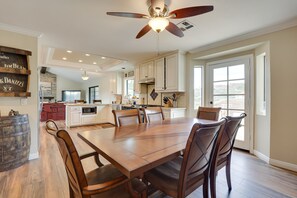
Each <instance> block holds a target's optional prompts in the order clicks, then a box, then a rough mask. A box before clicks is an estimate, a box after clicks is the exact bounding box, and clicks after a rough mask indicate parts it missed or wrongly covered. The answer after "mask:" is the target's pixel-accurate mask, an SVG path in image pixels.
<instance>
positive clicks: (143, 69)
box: [139, 63, 148, 80]
mask: <svg viewBox="0 0 297 198" xmlns="http://www.w3.org/2000/svg"><path fill="white" fill-rule="evenodd" d="M147 65H148V63H144V64H141V65H140V66H139V78H140V80H142V79H145V78H147V77H148V67H147Z"/></svg>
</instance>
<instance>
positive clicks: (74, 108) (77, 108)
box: [70, 107, 81, 111]
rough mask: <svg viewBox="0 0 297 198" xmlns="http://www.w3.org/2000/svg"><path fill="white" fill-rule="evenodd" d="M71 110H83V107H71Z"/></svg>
mask: <svg viewBox="0 0 297 198" xmlns="http://www.w3.org/2000/svg"><path fill="white" fill-rule="evenodd" d="M70 111H81V107H71V109H70Z"/></svg>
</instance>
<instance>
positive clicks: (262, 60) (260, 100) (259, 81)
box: [256, 53, 266, 116]
mask: <svg viewBox="0 0 297 198" xmlns="http://www.w3.org/2000/svg"><path fill="white" fill-rule="evenodd" d="M265 81H266V55H265V53H263V54H260V55H258V56H257V59H256V93H257V95H256V112H257V115H263V116H265V115H266V83H265Z"/></svg>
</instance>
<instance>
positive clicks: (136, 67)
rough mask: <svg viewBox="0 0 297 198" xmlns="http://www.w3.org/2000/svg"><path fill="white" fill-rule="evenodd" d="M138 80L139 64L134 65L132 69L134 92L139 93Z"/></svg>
mask: <svg viewBox="0 0 297 198" xmlns="http://www.w3.org/2000/svg"><path fill="white" fill-rule="evenodd" d="M138 81H139V66H138V65H137V66H135V69H134V92H135V93H140V92H141V90H140V84H139V83H138Z"/></svg>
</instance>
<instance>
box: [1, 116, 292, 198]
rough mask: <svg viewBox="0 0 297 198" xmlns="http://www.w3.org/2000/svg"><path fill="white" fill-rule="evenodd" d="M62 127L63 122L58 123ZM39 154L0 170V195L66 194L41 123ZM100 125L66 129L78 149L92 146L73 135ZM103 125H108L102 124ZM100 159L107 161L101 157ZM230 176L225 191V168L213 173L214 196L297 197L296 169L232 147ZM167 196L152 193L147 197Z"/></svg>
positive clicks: (59, 197) (195, 197)
mask: <svg viewBox="0 0 297 198" xmlns="http://www.w3.org/2000/svg"><path fill="white" fill-rule="evenodd" d="M58 125H59V126H61V127H64V126H65V124H64V123H63V122H59V123H58ZM40 126H41V134H40V158H39V159H36V160H31V161H29V162H28V163H26V164H25V165H23V166H21V167H19V168H16V169H13V170H9V171H5V172H0V197H1V198H2V197H3V198H4V197H5V198H68V197H69V194H68V182H67V176H66V172H65V168H64V164H63V161H62V159H61V156H60V153H59V150H58V147H57V145H56V142H55V140H54V138H53V137H52V136H50V135H48V134H47V133H46V132H45V130H44V123H41V125H40ZM101 127H102V126H100V125H95V126H84V127H75V128H70V129H69V130H68V131H69V132H70V135H71V137H72V139H73V142H74V144H75V145H76V147H77V149H78V152H79V153H81V152H84V151H86V150H87V151H91V150H92V149H91V148H90V147H89V146H88V145H87V144H86V143H84V142H83V141H82V140H81V139H80V138H78V137H77V133H78V132H79V131H85V130H89V131H91V130H96V129H98V128H101ZM104 127H109V126H108V125H104ZM101 160H102V161H103V162H104V163H108V161H106V160H105V159H103V158H102V157H101ZM82 164H83V166H84V170H85V171H86V172H88V171H90V170H92V169H93V168H95V167H96V164H95V163H94V161H93V159H85V160H83V163H82ZM231 178H232V186H233V189H232V191H231V192H230V193H229V192H228V187H227V183H226V178H225V169H222V170H220V171H219V173H218V176H217V197H218V198H225V197H228V198H230V197H231V198H232V197H234V198H250V197H252V198H257V197H259V198H263V197H265V198H266V197H267V198H268V197H271V198H278V197H293V198H297V173H294V172H291V171H287V170H283V169H280V168H276V167H273V166H270V165H269V164H267V163H265V162H263V161H261V160H259V159H257V158H256V157H254V156H252V155H250V154H248V153H245V152H242V151H239V150H235V151H234V152H233V156H232V165H231ZM159 197H167V196H166V195H164V194H162V193H155V194H153V195H152V196H151V198H159ZM188 197H189V198H200V197H202V189H201V188H199V189H197V190H196V191H194V192H193V193H192V194H191V195H189V196H188Z"/></svg>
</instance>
